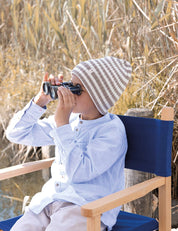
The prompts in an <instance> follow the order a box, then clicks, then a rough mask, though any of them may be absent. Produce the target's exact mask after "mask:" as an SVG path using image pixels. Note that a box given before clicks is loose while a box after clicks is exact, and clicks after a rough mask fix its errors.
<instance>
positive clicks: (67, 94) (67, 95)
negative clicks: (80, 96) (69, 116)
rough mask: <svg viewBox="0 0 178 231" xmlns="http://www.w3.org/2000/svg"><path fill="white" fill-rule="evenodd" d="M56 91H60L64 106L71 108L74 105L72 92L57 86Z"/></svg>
mask: <svg viewBox="0 0 178 231" xmlns="http://www.w3.org/2000/svg"><path fill="white" fill-rule="evenodd" d="M58 91H59V92H60V93H61V95H62V98H63V103H64V104H65V106H67V107H69V108H71V107H73V106H74V105H75V97H74V94H73V93H72V92H71V91H70V90H69V89H67V88H65V87H59V89H58Z"/></svg>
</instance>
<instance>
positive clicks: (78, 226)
mask: <svg viewBox="0 0 178 231" xmlns="http://www.w3.org/2000/svg"><path fill="white" fill-rule="evenodd" d="M105 229H106V226H105V225H104V224H103V223H101V231H104V230H105ZM71 230H72V231H87V221H86V218H85V217H83V216H82V215H81V212H80V206H78V205H75V204H72V203H69V202H63V201H62V202H61V201H55V202H53V203H51V204H49V205H47V206H46V207H45V208H44V209H43V210H42V212H41V213H39V214H35V213H33V212H32V211H30V210H28V211H26V212H25V214H24V215H23V216H22V217H21V218H20V219H19V220H18V221H17V222H16V223H15V225H14V226H13V227H12V229H11V231H71Z"/></svg>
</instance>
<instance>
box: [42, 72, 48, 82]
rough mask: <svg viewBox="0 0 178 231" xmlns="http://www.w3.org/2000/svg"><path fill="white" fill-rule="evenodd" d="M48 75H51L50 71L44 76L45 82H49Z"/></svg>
mask: <svg viewBox="0 0 178 231" xmlns="http://www.w3.org/2000/svg"><path fill="white" fill-rule="evenodd" d="M48 75H49V73H48V72H46V73H45V75H44V77H43V82H47V81H48Z"/></svg>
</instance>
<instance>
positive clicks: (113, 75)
mask: <svg viewBox="0 0 178 231" xmlns="http://www.w3.org/2000/svg"><path fill="white" fill-rule="evenodd" d="M131 72H132V67H131V65H130V63H129V62H127V61H125V60H123V59H118V58H115V57H110V56H107V57H104V58H100V59H90V60H87V61H84V62H81V63H79V64H78V65H76V66H75V67H74V69H73V70H72V74H73V75H75V76H76V77H78V78H79V79H80V81H81V82H82V84H83V85H84V87H85V89H86V90H87V91H88V93H89V95H90V97H91V99H92V101H93V102H94V104H95V106H96V108H97V109H98V111H99V112H100V113H101V114H102V115H104V114H106V113H107V111H108V109H109V108H111V107H112V106H113V105H114V104H115V102H116V101H117V100H118V99H119V97H120V96H121V94H122V93H123V91H124V90H125V88H126V86H127V84H128V82H129V79H130V78H131Z"/></svg>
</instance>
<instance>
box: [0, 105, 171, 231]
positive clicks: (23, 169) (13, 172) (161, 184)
mask: <svg viewBox="0 0 178 231" xmlns="http://www.w3.org/2000/svg"><path fill="white" fill-rule="evenodd" d="M173 119H174V111H173V108H170V107H165V108H163V110H162V113H161V120H168V121H172V120H173ZM53 161H54V158H50V159H44V160H39V161H34V162H30V163H24V164H20V165H16V166H12V167H8V168H4V169H0V180H5V179H9V178H12V177H15V176H19V175H23V174H27V173H30V172H35V171H39V170H42V169H45V168H49V167H50V166H51V164H52V162H53ZM156 188H158V189H159V231H171V176H169V177H161V176H156V177H154V178H152V179H149V180H146V181H144V182H142V183H139V184H136V185H134V186H131V187H129V188H126V189H124V190H122V191H119V192H116V193H114V194H111V195H108V196H106V197H104V198H101V199H98V200H96V201H93V202H90V203H88V204H86V205H84V206H82V207H81V214H82V215H83V216H85V217H86V218H87V231H99V230H100V217H101V214H102V213H104V212H106V211H108V210H111V209H113V208H116V207H118V206H120V205H123V204H125V203H128V202H130V201H133V200H135V199H138V198H141V197H143V196H145V195H146V194H147V193H149V192H151V191H152V190H154V189H156Z"/></svg>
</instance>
